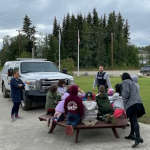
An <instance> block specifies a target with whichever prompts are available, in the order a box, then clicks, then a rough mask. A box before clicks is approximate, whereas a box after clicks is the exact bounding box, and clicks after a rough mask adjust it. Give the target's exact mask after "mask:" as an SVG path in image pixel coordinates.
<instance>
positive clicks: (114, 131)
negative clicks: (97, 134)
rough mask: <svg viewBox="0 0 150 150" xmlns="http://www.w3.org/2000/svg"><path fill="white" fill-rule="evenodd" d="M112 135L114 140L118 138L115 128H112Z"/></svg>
mask: <svg viewBox="0 0 150 150" xmlns="http://www.w3.org/2000/svg"><path fill="white" fill-rule="evenodd" d="M112 131H113V134H114V136H115V137H116V138H119V135H118V132H117V130H116V128H112Z"/></svg>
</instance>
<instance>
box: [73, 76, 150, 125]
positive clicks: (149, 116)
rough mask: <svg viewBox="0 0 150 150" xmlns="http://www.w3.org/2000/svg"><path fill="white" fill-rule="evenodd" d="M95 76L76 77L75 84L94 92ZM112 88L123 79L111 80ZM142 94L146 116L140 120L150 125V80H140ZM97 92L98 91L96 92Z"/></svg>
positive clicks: (115, 78)
mask: <svg viewBox="0 0 150 150" xmlns="http://www.w3.org/2000/svg"><path fill="white" fill-rule="evenodd" d="M94 78H95V76H81V77H75V83H76V84H77V85H79V86H80V87H81V88H82V89H83V90H84V91H86V92H87V91H92V90H93V89H92V87H93V80H94ZM110 80H111V83H112V86H113V87H114V86H115V84H116V83H120V82H121V79H120V78H119V77H113V78H111V79H110ZM139 85H140V94H141V97H142V100H143V103H144V106H145V110H146V115H144V116H143V117H142V118H140V121H141V122H143V123H148V124H150V78H139ZM94 92H95V93H96V92H97V91H96V90H95V91H94Z"/></svg>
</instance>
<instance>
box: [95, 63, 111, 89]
mask: <svg viewBox="0 0 150 150" xmlns="http://www.w3.org/2000/svg"><path fill="white" fill-rule="evenodd" d="M101 85H103V86H104V87H105V89H109V88H112V86H111V83H110V79H109V75H108V73H106V72H104V68H103V66H102V65H101V66H99V71H98V73H97V74H96V77H95V80H94V83H93V88H95V87H96V86H97V88H98V90H99V87H100V86H101Z"/></svg>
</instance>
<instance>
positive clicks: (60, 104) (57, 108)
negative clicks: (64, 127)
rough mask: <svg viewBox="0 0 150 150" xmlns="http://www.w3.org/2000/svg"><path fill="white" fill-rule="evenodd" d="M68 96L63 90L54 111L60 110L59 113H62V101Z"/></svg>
mask: <svg viewBox="0 0 150 150" xmlns="http://www.w3.org/2000/svg"><path fill="white" fill-rule="evenodd" d="M68 96H69V93H68V92H65V93H64V95H63V96H62V97H61V101H60V102H59V103H58V104H57V106H56V108H55V112H60V113H64V112H65V110H64V103H65V100H66V98H67V97H68Z"/></svg>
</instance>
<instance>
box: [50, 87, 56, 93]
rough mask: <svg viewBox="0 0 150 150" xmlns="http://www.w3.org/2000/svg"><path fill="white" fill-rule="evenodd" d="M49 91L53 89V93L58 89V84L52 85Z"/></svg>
mask: <svg viewBox="0 0 150 150" xmlns="http://www.w3.org/2000/svg"><path fill="white" fill-rule="evenodd" d="M49 91H51V92H52V93H55V92H56V91H57V86H56V85H52V86H51V87H50V88H49Z"/></svg>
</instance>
